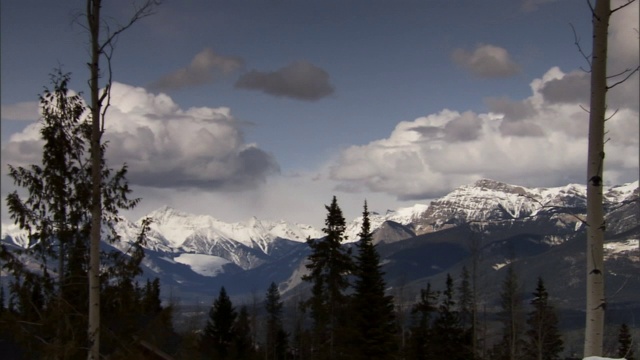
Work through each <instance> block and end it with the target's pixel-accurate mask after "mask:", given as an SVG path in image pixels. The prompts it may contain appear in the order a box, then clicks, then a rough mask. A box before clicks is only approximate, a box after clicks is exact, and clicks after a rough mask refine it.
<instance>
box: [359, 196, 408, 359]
mask: <svg viewBox="0 0 640 360" xmlns="http://www.w3.org/2000/svg"><path fill="white" fill-rule="evenodd" d="M358 235H359V236H360V241H359V242H358V255H357V256H356V263H355V286H354V287H355V292H354V294H353V310H352V313H353V317H354V322H355V330H356V335H355V339H354V340H355V344H354V347H355V353H354V357H355V358H359V359H390V358H393V357H394V355H395V354H396V353H397V350H398V349H397V344H396V341H395V338H396V335H397V331H396V320H395V313H394V304H393V297H392V296H389V295H385V288H386V283H385V281H384V278H383V276H384V272H383V271H382V269H381V265H380V256H379V255H378V252H377V250H376V247H375V246H374V245H373V234H372V233H371V223H370V220H369V211H368V208H367V203H366V201H365V203H364V211H363V212H362V228H361V230H360V233H359V234H358Z"/></svg>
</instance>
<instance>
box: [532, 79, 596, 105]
mask: <svg viewBox="0 0 640 360" xmlns="http://www.w3.org/2000/svg"><path fill="white" fill-rule="evenodd" d="M589 81H590V80H589V74H587V73H585V72H578V71H575V72H572V73H569V74H567V75H565V76H564V77H562V78H561V79H554V80H549V81H548V82H546V83H545V84H544V87H542V89H540V93H541V94H542V96H543V97H544V99H545V100H547V101H548V102H550V103H552V104H557V103H574V104H577V103H588V102H589V89H590V83H589Z"/></svg>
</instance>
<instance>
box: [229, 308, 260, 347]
mask: <svg viewBox="0 0 640 360" xmlns="http://www.w3.org/2000/svg"><path fill="white" fill-rule="evenodd" d="M231 352H232V356H231V358H232V359H237V360H250V359H257V358H258V356H257V354H256V351H255V346H254V343H253V340H252V339H251V320H250V318H249V311H248V310H247V307H246V306H242V307H241V308H240V311H239V312H238V317H237V319H236V321H235V323H234V324H233V345H232V346H231Z"/></svg>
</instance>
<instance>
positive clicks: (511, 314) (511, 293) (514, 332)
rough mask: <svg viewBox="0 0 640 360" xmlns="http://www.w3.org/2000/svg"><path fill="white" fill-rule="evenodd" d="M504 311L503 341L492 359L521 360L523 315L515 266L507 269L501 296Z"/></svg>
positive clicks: (500, 315)
mask: <svg viewBox="0 0 640 360" xmlns="http://www.w3.org/2000/svg"><path fill="white" fill-rule="evenodd" d="M500 304H501V307H502V310H501V311H500V313H499V314H498V316H499V318H500V321H501V322H502V340H501V341H500V342H499V343H498V344H496V345H495V346H494V347H493V349H492V351H491V352H492V355H491V358H492V359H496V360H519V359H520V358H521V352H522V351H521V350H522V349H521V347H522V346H521V345H522V333H523V327H524V326H523V323H524V319H523V313H522V300H521V295H520V288H519V284H518V277H517V276H516V272H515V269H514V267H513V265H509V267H508V268H507V274H506V277H505V279H504V281H503V283H502V292H501V294H500Z"/></svg>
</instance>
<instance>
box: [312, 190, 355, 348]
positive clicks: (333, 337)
mask: <svg viewBox="0 0 640 360" xmlns="http://www.w3.org/2000/svg"><path fill="white" fill-rule="evenodd" d="M325 208H326V209H327V212H328V214H327V218H326V219H325V228H323V229H322V230H323V231H324V233H325V234H326V236H325V237H323V238H321V239H311V238H309V239H307V244H308V245H309V247H310V248H311V255H309V258H308V261H309V263H308V264H307V265H306V267H307V269H309V274H307V275H305V276H304V277H303V278H302V279H303V280H305V281H309V282H311V283H312V288H311V298H310V299H309V301H308V306H309V308H310V310H311V319H312V320H313V331H312V332H313V352H314V354H313V356H314V358H317V359H339V358H341V357H344V356H346V354H345V353H344V351H345V349H344V346H343V345H346V344H345V342H344V340H345V338H346V337H345V336H344V335H345V332H346V331H347V327H346V324H345V321H346V320H347V313H346V310H347V307H346V306H347V304H348V297H347V295H346V294H345V291H346V290H347V288H348V286H349V281H348V278H347V276H348V274H349V273H350V272H351V271H352V270H353V262H352V260H351V256H350V252H349V251H347V250H345V249H344V248H343V247H342V241H344V240H345V238H344V231H345V228H346V225H345V220H344V216H343V215H342V210H341V209H340V207H339V206H338V201H337V199H336V197H335V196H334V197H333V200H332V201H331V205H329V206H325ZM340 335H342V336H340Z"/></svg>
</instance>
